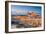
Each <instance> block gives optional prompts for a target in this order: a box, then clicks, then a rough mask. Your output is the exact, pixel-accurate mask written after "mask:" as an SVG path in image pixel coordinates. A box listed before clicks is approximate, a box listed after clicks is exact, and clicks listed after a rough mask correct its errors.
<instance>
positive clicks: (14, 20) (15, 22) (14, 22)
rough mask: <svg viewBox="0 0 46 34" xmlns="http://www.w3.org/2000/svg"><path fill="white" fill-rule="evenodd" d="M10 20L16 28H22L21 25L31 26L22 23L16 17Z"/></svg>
mask: <svg viewBox="0 0 46 34" xmlns="http://www.w3.org/2000/svg"><path fill="white" fill-rule="evenodd" d="M11 22H12V24H13V25H16V28H22V27H24V28H30V27H32V26H31V25H24V24H22V22H21V21H20V20H17V19H12V21H11Z"/></svg>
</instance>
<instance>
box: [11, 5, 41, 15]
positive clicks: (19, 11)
mask: <svg viewBox="0 0 46 34" xmlns="http://www.w3.org/2000/svg"><path fill="white" fill-rule="evenodd" d="M11 11H12V12H11V14H12V15H26V14H27V13H28V12H35V13H37V14H39V15H40V14H41V7H40V6H21V5H11Z"/></svg>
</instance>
